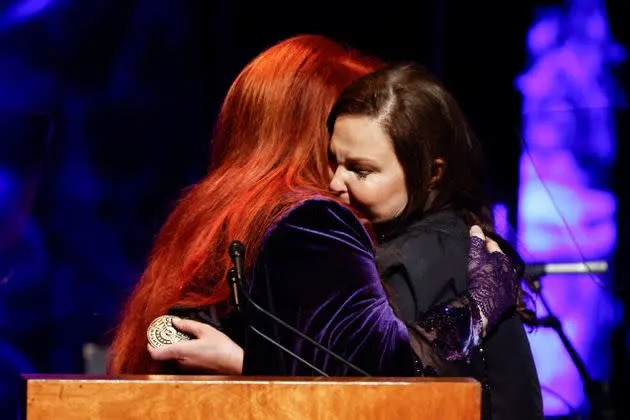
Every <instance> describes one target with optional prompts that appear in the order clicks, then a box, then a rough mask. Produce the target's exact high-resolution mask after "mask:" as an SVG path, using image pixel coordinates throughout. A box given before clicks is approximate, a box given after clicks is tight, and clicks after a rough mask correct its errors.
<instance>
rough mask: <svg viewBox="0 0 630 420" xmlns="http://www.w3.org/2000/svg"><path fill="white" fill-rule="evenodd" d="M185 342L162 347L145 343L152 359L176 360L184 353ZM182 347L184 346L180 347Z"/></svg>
mask: <svg viewBox="0 0 630 420" xmlns="http://www.w3.org/2000/svg"><path fill="white" fill-rule="evenodd" d="M185 344H186V343H175V344H169V345H168V346H163V347H157V348H156V347H153V346H152V345H150V344H147V349H148V350H149V354H150V355H151V358H152V359H153V360H162V361H163V360H173V359H175V360H177V359H180V358H181V357H182V356H183V355H184V354H185V353H186V351H185V350H186V346H185ZM182 347H184V348H182Z"/></svg>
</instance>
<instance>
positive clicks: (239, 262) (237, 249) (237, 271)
mask: <svg viewBox="0 0 630 420" xmlns="http://www.w3.org/2000/svg"><path fill="white" fill-rule="evenodd" d="M228 252H229V254H230V258H231V259H232V263H233V264H234V267H233V268H231V269H230V270H229V272H228V281H229V282H230V284H231V285H232V287H233V289H232V290H233V292H234V299H235V302H236V303H237V309H238V310H239V311H242V310H243V308H242V307H241V306H239V305H238V293H239V291H240V292H241V293H242V294H243V296H244V298H245V300H246V301H247V303H248V305H247V306H248V307H251V308H254V309H256V310H257V311H258V312H259V313H261V314H263V315H265V316H266V317H267V318H269V319H271V320H272V321H273V322H275V323H276V324H277V325H280V326H282V327H284V328H285V329H287V330H289V331H291V332H292V333H293V334H295V335H297V336H298V337H300V338H301V339H303V340H305V341H307V342H308V343H310V344H312V345H313V346H315V347H317V348H318V349H320V350H322V351H323V352H324V353H326V354H328V355H329V356H331V357H333V358H334V359H336V360H337V361H339V362H341V363H342V364H344V365H346V366H347V367H349V368H351V369H353V370H354V371H356V372H358V373H359V374H361V375H363V376H370V375H369V374H368V373H367V372H365V371H364V370H363V369H361V368H359V367H357V366H355V365H354V364H352V363H351V362H349V361H348V360H346V359H344V358H343V357H341V356H340V355H338V354H337V353H335V352H334V351H332V350H330V349H329V348H328V347H326V346H324V345H322V344H320V343H318V342H317V341H315V340H313V339H312V338H310V337H309V336H307V335H306V334H304V333H302V332H301V331H299V330H298V329H297V328H294V327H292V326H291V325H289V324H288V323H286V322H285V321H283V320H282V319H280V318H278V317H277V316H275V315H274V314H272V313H271V312H268V311H267V310H265V309H264V308H263V307H261V306H260V305H258V304H257V303H256V302H254V300H253V299H252V298H251V297H250V296H249V293H247V292H246V291H245V288H244V287H243V281H244V279H245V270H244V267H245V246H244V245H243V244H242V243H241V242H239V241H233V242H232V243H231V244H230V246H229V248H228ZM247 328H249V329H250V330H251V331H252V332H254V333H255V334H256V335H258V336H259V337H262V338H263V339H265V340H266V341H268V342H269V343H270V344H272V345H274V346H275V347H277V348H279V349H280V350H282V351H283V352H285V353H287V354H289V355H290V356H291V357H293V358H294V359H296V360H297V361H299V362H300V363H303V364H304V365H306V366H308V367H309V368H311V369H313V370H314V371H316V372H317V373H319V374H321V375H322V376H328V374H326V372H324V371H323V370H321V369H319V368H317V367H316V366H314V365H313V364H311V363H309V362H308V361H306V360H304V359H303V358H301V357H300V356H298V355H297V354H295V353H294V352H292V351H291V350H289V349H288V348H286V347H285V346H283V345H282V344H280V343H278V342H277V341H275V340H274V339H272V338H271V337H269V336H268V335H266V334H264V333H263V332H261V331H259V330H258V329H256V328H255V327H254V326H253V325H251V324H248V325H247Z"/></svg>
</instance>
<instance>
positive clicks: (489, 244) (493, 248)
mask: <svg viewBox="0 0 630 420" xmlns="http://www.w3.org/2000/svg"><path fill="white" fill-rule="evenodd" d="M486 248H488V252H490V253H493V252H500V253H501V254H503V251H501V248H500V247H499V244H498V243H496V242H495V241H493V240H492V239H490V238H486Z"/></svg>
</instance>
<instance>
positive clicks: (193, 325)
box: [173, 317, 211, 338]
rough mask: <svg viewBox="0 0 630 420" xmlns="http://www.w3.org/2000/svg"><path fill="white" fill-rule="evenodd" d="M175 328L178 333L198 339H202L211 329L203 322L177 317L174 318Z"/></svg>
mask: <svg viewBox="0 0 630 420" xmlns="http://www.w3.org/2000/svg"><path fill="white" fill-rule="evenodd" d="M173 326H174V327H175V328H177V330H178V331H180V332H183V333H185V334H189V335H192V336H194V337H197V338H199V337H202V336H203V335H204V334H205V333H206V331H207V329H208V328H209V325H208V324H204V323H203V322H198V321H193V320H192V319H182V318H176V317H173ZM210 328H211V327H210Z"/></svg>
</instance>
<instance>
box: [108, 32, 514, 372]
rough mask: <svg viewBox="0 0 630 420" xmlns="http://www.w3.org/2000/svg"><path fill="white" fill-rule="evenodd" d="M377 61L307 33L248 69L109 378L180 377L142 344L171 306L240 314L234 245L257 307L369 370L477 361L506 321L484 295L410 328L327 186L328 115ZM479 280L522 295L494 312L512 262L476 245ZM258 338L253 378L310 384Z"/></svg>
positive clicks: (250, 352) (173, 220)
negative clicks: (487, 336) (477, 351)
mask: <svg viewBox="0 0 630 420" xmlns="http://www.w3.org/2000/svg"><path fill="white" fill-rule="evenodd" d="M379 65H380V63H379V62H378V61H376V60H372V59H368V58H365V57H362V56H360V55H359V54H357V53H356V52H354V51H352V50H349V49H347V48H345V47H343V46H341V45H339V44H337V43H335V42H333V41H331V40H329V39H327V38H324V37H321V36H313V35H307V36H298V37H294V38H291V39H288V40H285V41H283V42H281V43H279V44H277V45H275V46H273V47H271V48H270V49H268V50H266V51H265V52H263V53H262V54H260V55H259V56H258V57H256V58H255V59H254V60H253V61H252V62H251V63H249V64H248V65H247V66H246V67H245V69H244V70H243V71H242V72H241V73H240V74H239V76H238V77H237V79H236V80H235V81H234V83H233V84H232V86H231V88H230V90H229V91H228V93H227V96H226V98H225V101H224V103H223V106H222V109H221V112H220V115H219V119H218V123H217V129H216V133H215V137H214V139H213V143H212V160H211V165H210V170H209V172H208V174H207V176H206V177H205V178H204V179H202V180H201V181H200V182H199V183H198V184H197V185H195V186H193V187H192V188H191V189H190V190H189V191H188V192H187V193H186V194H185V195H184V197H183V198H182V199H181V200H180V202H179V203H178V204H177V206H176V208H175V209H174V211H173V212H172V214H171V215H170V216H169V218H168V220H167V222H166V223H165V225H164V226H163V228H162V230H161V231H160V233H159V235H158V237H157V240H156V243H155V246H154V249H153V251H152V253H151V256H150V260H149V264H148V266H147V268H146V270H145V272H144V273H143V276H142V278H141V281H140V283H139V284H138V285H137V287H136V289H135V291H134V293H133V295H132V296H131V298H130V300H129V303H128V305H127V308H126V310H125V313H124V316H123V320H122V323H121V325H120V328H119V330H118V333H117V336H116V338H115V340H114V343H113V345H112V349H111V355H112V358H111V361H110V372H111V373H114V374H118V373H158V372H167V371H169V370H170V369H172V366H171V365H170V364H168V363H166V362H162V361H158V360H153V359H152V358H151V356H150V354H149V352H148V351H147V347H146V341H145V340H144V337H145V335H146V329H147V327H148V326H149V324H150V323H151V321H152V320H153V319H154V318H156V317H157V316H160V315H163V314H165V313H167V312H168V311H169V310H170V309H171V308H173V307H175V306H177V307H188V308H204V307H210V306H212V307H214V308H215V310H216V311H217V312H218V313H219V315H220V316H227V315H228V314H229V312H230V311H231V305H230V303H229V298H230V290H229V287H228V284H227V281H226V275H227V272H228V270H229V268H230V267H231V266H232V263H231V261H230V259H229V257H228V254H227V247H228V245H229V244H230V242H231V241H232V240H236V239H237V240H240V241H241V242H243V243H244V244H246V246H247V251H248V252H247V255H246V260H245V268H246V272H247V274H248V278H249V282H248V283H247V284H246V288H247V289H248V291H249V294H250V295H251V297H252V298H253V300H254V301H256V302H258V303H259V304H261V306H263V307H265V309H267V310H268V311H271V312H273V313H274V314H276V315H277V316H279V317H280V318H281V319H283V320H284V321H286V322H288V323H289V324H291V325H293V326H294V327H296V328H298V329H299V330H300V331H301V332H302V333H305V334H306V335H308V336H310V337H311V338H312V339H314V340H316V341H318V342H319V343H321V344H323V345H324V346H326V347H328V348H330V349H331V350H333V351H334V352H336V353H338V354H339V355H341V356H342V357H344V358H345V359H347V360H349V361H350V362H352V363H353V364H355V365H358V366H359V367H361V368H363V369H364V370H366V371H368V372H370V373H372V374H377V375H402V376H407V375H412V374H414V373H417V367H418V366H422V369H425V368H427V367H428V366H430V367H433V368H436V369H440V368H442V366H443V365H442V362H444V360H454V359H461V358H465V357H467V356H468V355H469V353H470V350H471V348H472V347H474V345H475V344H477V343H478V342H479V338H480V336H481V334H482V331H483V329H484V327H485V326H486V322H487V319H494V318H496V314H489V313H483V312H482V311H481V310H480V309H479V308H480V305H479V302H477V301H476V300H475V296H474V294H471V293H465V294H463V295H462V296H459V297H458V298H457V299H455V300H453V301H450V302H447V303H445V304H441V305H439V306H436V307H433V308H431V309H430V310H428V311H426V314H425V316H424V318H423V319H421V320H420V321H419V322H417V323H416V324H415V325H411V326H409V329H408V327H407V326H405V324H403V323H402V322H401V321H400V320H398V319H397V318H396V317H395V316H394V312H393V310H392V308H391V306H390V305H389V303H388V300H387V297H386V294H385V292H384V289H383V287H382V284H381V283H380V280H379V278H378V273H377V270H376V266H375V263H374V249H373V243H372V240H371V236H370V235H369V234H368V232H367V231H366V229H365V227H364V226H363V225H362V224H361V223H360V221H359V219H358V218H357V217H356V216H355V215H354V214H353V213H352V211H351V210H350V209H349V208H348V207H347V206H345V205H344V204H343V203H341V202H340V201H339V200H338V199H337V198H336V197H335V196H334V195H332V194H331V193H330V192H329V191H328V188H327V186H328V184H329V181H330V173H329V167H328V161H327V149H328V140H329V136H328V132H327V127H326V116H327V115H328V113H329V111H330V109H331V107H332V105H333V103H334V101H335V99H336V98H337V97H338V96H339V94H340V93H341V92H342V90H343V89H344V88H345V87H347V86H348V85H349V84H350V83H351V82H353V81H354V80H356V79H358V78H359V77H360V76H363V75H365V74H367V73H369V72H371V71H372V70H375V69H376V68H377V67H379ZM491 247H496V244H490V245H488V248H489V249H490V248H491ZM469 276H470V284H471V289H473V288H474V287H475V285H477V286H478V285H479V284H482V283H483V285H484V288H485V289H486V290H487V289H488V288H489V287H488V286H489V285H492V287H490V289H495V290H499V289H500V291H501V295H502V296H505V295H506V294H507V295H509V296H511V297H512V298H513V299H511V301H505V300H499V301H497V302H496V305H493V306H492V308H493V310H495V311H499V312H502V311H504V310H506V309H508V307H511V306H513V305H514V303H515V302H516V292H515V290H516V287H515V284H516V282H517V279H516V275H515V271H514V270H513V268H512V267H511V263H510V261H509V259H508V258H507V257H505V255H503V254H502V253H500V252H492V253H490V252H488V251H486V249H485V244H484V242H483V241H482V240H479V239H478V238H473V240H472V247H471V257H470V264H469ZM506 289H509V290H508V291H507V293H506ZM490 298H492V296H491V297H490ZM508 300H509V299H508ZM250 322H251V324H250V325H251V326H253V327H255V328H256V329H257V330H259V331H263V332H264V333H265V334H267V335H269V336H271V337H272V338H273V339H274V340H275V341H277V342H279V343H282V344H283V345H284V346H285V347H287V348H288V349H289V350H291V351H292V352H294V353H295V354H297V355H299V356H300V357H302V358H304V359H306V360H308V361H309V362H312V363H313V364H314V365H316V366H318V367H319V368H320V369H322V370H323V371H325V372H326V373H328V374H331V375H345V374H354V373H356V372H353V371H352V370H349V369H348V366H347V365H346V364H344V363H341V362H338V361H337V360H336V359H334V358H331V357H330V356H329V355H328V354H326V353H325V352H322V351H318V350H317V349H316V348H314V347H312V346H311V345H310V344H309V343H307V342H305V341H303V340H302V339H300V338H299V337H298V336H296V335H294V334H291V333H290V332H287V331H279V330H278V329H277V325H274V324H273V323H272V322H271V321H270V320H269V319H267V318H261V317H257V316H256V314H253V315H252V317H251V319H250ZM176 326H177V325H176ZM251 331H252V330H251V329H248V330H247V333H246V338H245V345H244V350H245V355H244V361H243V373H245V374H276V375H282V374H287V375H303V374H312V371H311V370H310V369H309V368H307V367H305V366H304V365H300V364H299V363H298V362H297V360H296V359H293V358H290V357H288V356H287V355H286V354H285V353H282V352H280V351H278V350H277V349H276V347H273V346H271V345H270V344H269V343H268V342H266V341H265V340H263V339H262V338H260V336H258V335H254V334H252V333H251ZM412 347H413V350H412ZM414 366H415V367H416V370H414ZM219 370H224V371H225V370H229V369H219ZM233 370H234V371H239V370H240V366H236V367H234V369H233ZM422 371H424V370H421V372H422Z"/></svg>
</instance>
